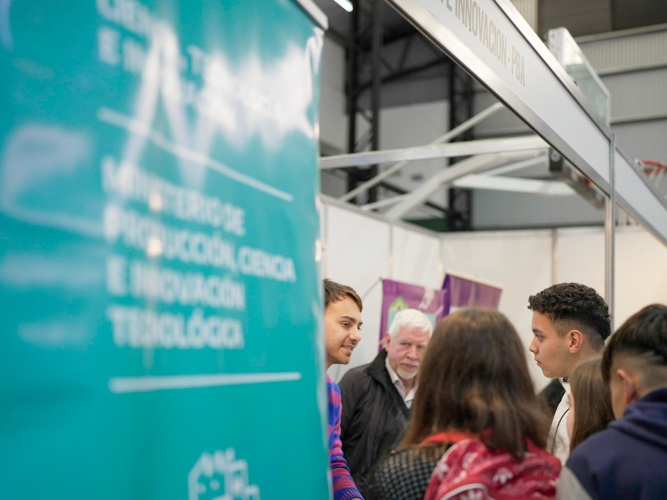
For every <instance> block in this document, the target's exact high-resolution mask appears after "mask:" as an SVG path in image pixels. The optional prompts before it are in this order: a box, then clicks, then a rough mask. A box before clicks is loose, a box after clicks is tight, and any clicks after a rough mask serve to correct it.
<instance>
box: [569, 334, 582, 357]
mask: <svg viewBox="0 0 667 500" xmlns="http://www.w3.org/2000/svg"><path fill="white" fill-rule="evenodd" d="M583 345H584V334H583V333H581V332H580V331H579V330H570V331H569V332H567V348H568V350H569V351H570V352H571V353H572V354H574V353H576V352H579V349H581V347H582V346H583Z"/></svg>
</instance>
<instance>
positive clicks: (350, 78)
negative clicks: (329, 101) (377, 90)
mask: <svg viewBox="0 0 667 500" xmlns="http://www.w3.org/2000/svg"><path fill="white" fill-rule="evenodd" d="M352 3H353V6H354V8H353V9H352V13H351V21H350V22H351V26H350V28H351V29H350V36H349V38H348V46H347V53H348V56H347V57H348V59H347V119H348V122H347V151H348V153H355V152H356V144H357V95H358V93H359V70H358V58H359V16H360V15H361V13H360V9H359V7H360V6H359V1H358V0H352Z"/></svg>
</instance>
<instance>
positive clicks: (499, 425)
mask: <svg viewBox="0 0 667 500" xmlns="http://www.w3.org/2000/svg"><path fill="white" fill-rule="evenodd" d="M442 431H466V432H469V433H472V434H475V435H477V436H479V438H480V439H481V440H482V441H483V442H484V444H485V445H486V446H487V447H489V448H490V449H496V450H505V451H508V452H510V453H511V454H512V455H514V456H515V457H519V458H521V457H523V454H524V453H525V443H524V440H525V439H529V440H531V441H532V442H533V444H535V445H536V446H538V447H540V448H544V447H545V446H546V440H547V435H548V432H549V421H548V419H547V417H546V415H545V414H544V413H543V411H542V410H541V407H540V403H539V402H538V399H537V396H536V395H535V390H534V388H533V383H532V381H531V378H530V375H529V373H528V366H527V364H526V353H525V349H524V347H523V345H522V343H521V340H520V339H519V335H518V334H517V333H516V330H515V329H514V327H513V326H512V324H511V323H510V322H509V320H508V319H507V318H506V317H505V316H504V315H503V314H501V313H499V312H498V311H495V310H493V309H481V308H470V309H462V310H460V311H457V312H455V313H453V314H450V315H449V316H447V317H446V318H445V319H444V320H443V321H441V322H440V324H439V325H438V326H437V328H436V329H435V332H434V333H433V336H432V338H431V341H430V342H429V345H428V348H427V350H426V354H425V355H424V361H423V362H422V366H421V369H420V372H419V386H418V387H417V393H416V394H415V399H414V402H413V406H412V418H411V420H410V424H409V427H408V430H407V432H406V435H405V438H404V439H403V442H402V446H404V447H406V446H411V445H418V444H420V443H422V442H423V441H424V439H426V438H427V437H428V436H430V435H433V434H436V433H438V432H442Z"/></svg>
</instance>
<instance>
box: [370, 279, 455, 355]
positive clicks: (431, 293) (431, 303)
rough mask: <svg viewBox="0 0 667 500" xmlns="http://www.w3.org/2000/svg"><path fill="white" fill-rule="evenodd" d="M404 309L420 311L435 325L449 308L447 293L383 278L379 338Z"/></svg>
mask: <svg viewBox="0 0 667 500" xmlns="http://www.w3.org/2000/svg"><path fill="white" fill-rule="evenodd" d="M404 309H418V310H420V311H422V312H423V313H424V314H425V315H426V316H427V317H428V319H430V320H431V323H432V324H433V326H434V327H435V325H437V324H438V322H439V321H440V320H441V319H442V318H443V316H445V314H446V311H447V310H448V309H449V306H448V300H447V293H446V292H445V291H444V290H436V289H433V288H425V287H423V286H418V285H410V284H408V283H401V282H400V281H393V280H383V281H382V320H381V322H380V340H382V338H383V337H384V336H385V334H386V333H387V330H389V327H390V326H391V322H392V321H393V319H394V315H395V314H396V313H397V312H398V311H402V310H404ZM380 349H381V348H380Z"/></svg>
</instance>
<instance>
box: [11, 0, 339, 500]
mask: <svg viewBox="0 0 667 500" xmlns="http://www.w3.org/2000/svg"><path fill="white" fill-rule="evenodd" d="M0 4H2V5H3V6H2V7H0V75H2V76H1V77H0V304H2V313H1V314H0V332H1V335H0V463H2V468H1V471H0V491H2V494H3V497H6V498H16V499H19V498H20V499H39V498H49V499H52V500H65V499H67V500H84V499H86V500H88V499H91V498H95V499H97V500H111V499H113V500H119V499H141V500H200V499H213V498H224V499H229V500H231V499H243V500H251V499H252V500H259V499H260V497H261V498H262V499H263V500H267V499H275V500H282V499H286V498H308V499H311V498H312V499H315V498H318V499H319V498H328V497H329V495H330V486H329V484H330V479H329V473H328V471H329V464H328V461H329V456H328V448H327V442H326V422H327V414H326V411H327V400H326V386H325V382H324V366H323V364H324V348H323V338H322V336H323V334H322V328H321V324H322V307H323V305H322V292H321V290H320V288H321V284H320V281H319V276H318V267H317V263H316V261H315V248H316V238H317V237H318V234H319V228H318V225H319V221H318V216H317V212H316V208H315V199H316V195H317V192H318V186H319V172H318V163H317V162H318V156H319V148H318V129H319V125H318V109H319V90H318V89H319V71H320V55H321V48H322V42H323V32H322V30H321V29H320V28H319V27H317V26H316V25H315V23H314V22H313V21H312V20H311V18H310V17H309V16H308V15H307V14H306V12H305V11H304V10H302V8H301V7H300V6H299V5H298V4H297V3H296V2H292V1H273V0H261V1H253V2H243V1H236V2H230V1H201V2H190V1H178V0H142V1H138V0H122V1H121V0H97V1H93V0H89V1H85V2H82V1H78V0H62V1H57V2H56V1H48V0H27V1H24V0H15V1H13V2H12V1H9V2H4V3H3V2H0Z"/></svg>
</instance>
